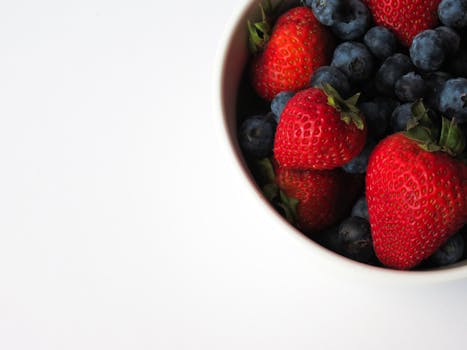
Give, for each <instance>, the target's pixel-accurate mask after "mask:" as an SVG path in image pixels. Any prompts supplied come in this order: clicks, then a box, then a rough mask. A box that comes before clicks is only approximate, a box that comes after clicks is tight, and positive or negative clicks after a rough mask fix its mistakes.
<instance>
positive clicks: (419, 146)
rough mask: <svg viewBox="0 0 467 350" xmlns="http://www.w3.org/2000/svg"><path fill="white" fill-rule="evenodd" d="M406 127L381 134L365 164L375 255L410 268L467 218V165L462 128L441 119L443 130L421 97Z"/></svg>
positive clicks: (396, 264) (385, 260) (395, 264)
mask: <svg viewBox="0 0 467 350" xmlns="http://www.w3.org/2000/svg"><path fill="white" fill-rule="evenodd" d="M412 112H413V114H414V116H415V118H414V122H412V123H411V124H410V126H409V128H408V131H407V132H399V133H396V134H393V135H391V136H389V137H387V138H386V139H384V140H383V141H382V142H380V144H379V145H378V146H377V147H376V148H375V150H374V151H373V153H372V155H371V157H370V161H369V164H368V172H367V177H366V195H367V200H368V211H369V216H370V224H371V230H372V236H373V242H374V247H375V252H376V255H377V256H378V258H379V260H380V261H381V262H382V263H383V264H385V265H386V266H389V267H393V268H397V269H404V270H406V269H410V268H412V267H415V266H417V265H418V264H419V263H420V262H422V261H423V260H424V259H426V258H428V257H429V256H430V255H432V254H433V253H434V252H435V251H436V250H437V249H438V248H439V247H440V246H441V245H442V244H443V242H445V241H446V240H447V239H448V238H449V237H450V236H452V235H453V234H455V233H456V232H457V231H458V230H459V229H460V228H461V227H462V226H463V225H464V224H465V223H466V221H467V166H466V165H465V164H464V163H462V162H461V161H459V160H458V159H456V158H455V157H454V156H455V155H457V154H460V153H462V151H463V149H464V148H465V140H464V139H463V136H462V132H461V131H460V129H459V128H458V127H457V126H456V125H455V123H454V122H450V121H448V120H447V119H443V127H442V131H441V135H440V138H439V141H437V139H438V134H439V133H438V132H437V131H436V130H434V129H433V128H432V126H431V125H430V124H431V123H430V121H429V118H428V114H427V113H426V110H425V108H424V107H423V104H422V103H416V104H415V105H414V107H413V109H412Z"/></svg>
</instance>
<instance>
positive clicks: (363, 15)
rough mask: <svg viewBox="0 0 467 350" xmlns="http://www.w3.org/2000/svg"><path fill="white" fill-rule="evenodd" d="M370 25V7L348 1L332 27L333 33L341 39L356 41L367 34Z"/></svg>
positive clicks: (358, 0) (354, 1) (352, 0)
mask: <svg viewBox="0 0 467 350" xmlns="http://www.w3.org/2000/svg"><path fill="white" fill-rule="evenodd" d="M370 24H371V15H370V11H369V10H368V7H366V5H365V4H364V3H363V2H361V1H360V0H347V1H346V2H345V6H344V8H343V11H342V12H341V13H340V15H339V16H338V18H336V21H335V23H334V24H333V25H332V31H333V32H334V34H336V36H337V37H338V38H339V39H342V40H346V41H348V40H355V39H357V38H360V37H361V36H363V34H365V32H366V31H367V30H368V28H369V27H370Z"/></svg>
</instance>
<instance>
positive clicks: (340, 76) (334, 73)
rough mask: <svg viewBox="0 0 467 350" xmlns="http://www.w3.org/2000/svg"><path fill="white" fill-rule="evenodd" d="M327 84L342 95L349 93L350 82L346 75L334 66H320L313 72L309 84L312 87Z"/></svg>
mask: <svg viewBox="0 0 467 350" xmlns="http://www.w3.org/2000/svg"><path fill="white" fill-rule="evenodd" d="M326 84H329V85H331V86H332V87H333V88H334V89H336V90H337V92H339V94H340V95H341V96H343V97H349V95H350V83H349V79H347V76H346V75H345V74H344V73H342V72H341V71H340V70H339V69H337V68H336V67H331V66H324V67H320V68H318V69H317V70H315V72H314V73H313V76H312V77H311V82H310V85H311V86H312V87H318V88H321V87H324V85H326Z"/></svg>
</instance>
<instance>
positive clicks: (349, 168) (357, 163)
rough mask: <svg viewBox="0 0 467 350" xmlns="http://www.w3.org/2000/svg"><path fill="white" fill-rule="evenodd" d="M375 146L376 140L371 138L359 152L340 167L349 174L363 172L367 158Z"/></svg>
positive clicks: (366, 164)
mask: <svg viewBox="0 0 467 350" xmlns="http://www.w3.org/2000/svg"><path fill="white" fill-rule="evenodd" d="M375 146H376V142H374V141H371V140H370V141H368V142H367V144H366V145H365V148H363V151H361V152H360V154H359V155H358V156H356V157H355V158H354V159H352V160H351V161H350V162H348V163H347V164H344V165H343V166H342V169H344V171H345V172H347V173H349V174H365V173H366V168H367V166H368V159H369V158H370V155H371V152H373V149H374V148H375Z"/></svg>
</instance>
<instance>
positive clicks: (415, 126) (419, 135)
mask: <svg viewBox="0 0 467 350" xmlns="http://www.w3.org/2000/svg"><path fill="white" fill-rule="evenodd" d="M412 115H413V118H412V119H411V120H410V121H409V123H408V124H407V131H406V133H405V135H406V136H407V137H408V138H410V139H412V140H414V141H417V142H418V144H419V146H420V147H421V148H422V149H424V150H425V151H428V152H438V151H442V152H446V153H448V154H449V155H451V156H453V157H457V156H459V155H460V154H461V153H462V152H464V150H465V147H466V141H465V137H464V135H463V133H462V130H461V129H460V128H459V126H458V125H457V123H456V122H455V121H454V120H449V119H447V118H445V117H442V125H441V131H439V130H438V129H437V128H436V126H435V125H434V123H433V121H432V120H431V118H430V116H429V114H428V111H427V109H426V108H425V106H424V104H423V102H422V101H417V102H415V103H414V105H413V106H412Z"/></svg>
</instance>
